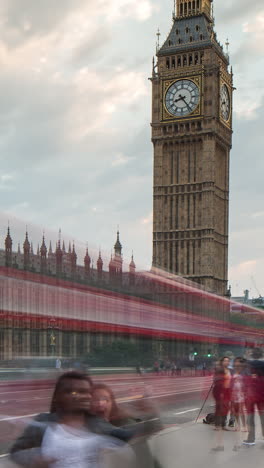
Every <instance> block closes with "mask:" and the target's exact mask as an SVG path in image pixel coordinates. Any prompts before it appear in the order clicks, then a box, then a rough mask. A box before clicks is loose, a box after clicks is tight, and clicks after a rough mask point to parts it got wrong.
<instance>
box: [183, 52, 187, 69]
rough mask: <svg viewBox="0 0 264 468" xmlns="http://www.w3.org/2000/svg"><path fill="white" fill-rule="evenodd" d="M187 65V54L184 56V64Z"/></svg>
mask: <svg viewBox="0 0 264 468" xmlns="http://www.w3.org/2000/svg"><path fill="white" fill-rule="evenodd" d="M186 65H187V57H186V55H184V56H183V66H184V67H186Z"/></svg>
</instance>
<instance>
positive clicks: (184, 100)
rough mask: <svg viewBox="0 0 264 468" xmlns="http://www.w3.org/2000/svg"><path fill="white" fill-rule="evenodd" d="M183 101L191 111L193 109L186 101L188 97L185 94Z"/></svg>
mask: <svg viewBox="0 0 264 468" xmlns="http://www.w3.org/2000/svg"><path fill="white" fill-rule="evenodd" d="M182 100H183V102H184V103H185V104H186V106H187V108H188V109H189V111H191V110H192V108H191V107H190V106H189V104H188V103H187V102H186V99H185V96H184V97H183V99H182Z"/></svg>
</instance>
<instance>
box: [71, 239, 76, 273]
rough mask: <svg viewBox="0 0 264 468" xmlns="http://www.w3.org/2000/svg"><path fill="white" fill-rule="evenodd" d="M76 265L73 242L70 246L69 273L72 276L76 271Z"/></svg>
mask: <svg viewBox="0 0 264 468" xmlns="http://www.w3.org/2000/svg"><path fill="white" fill-rule="evenodd" d="M76 265H77V254H76V252H75V245H74V243H73V246H72V253H71V274H72V276H74V275H75V273H76Z"/></svg>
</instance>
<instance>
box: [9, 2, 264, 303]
mask: <svg viewBox="0 0 264 468" xmlns="http://www.w3.org/2000/svg"><path fill="white" fill-rule="evenodd" d="M214 3H215V17H216V31H217V33H218V39H219V40H220V41H221V42H222V43H223V44H224V43H225V42H226V38H227V37H228V38H229V42H230V54H231V63H232V65H233V69H234V76H235V77H234V81H235V86H236V88H237V91H236V92H235V100H234V138H233V150H232V154H231V194H230V200H231V203H230V249H229V252H230V272H229V276H230V282H231V285H232V289H233V293H234V294H241V293H242V292H243V289H245V288H249V289H251V294H252V295H253V296H256V295H257V291H256V288H255V287H254V286H253V280H252V277H253V278H254V279H255V283H256V285H257V288H258V289H259V290H260V292H261V293H262V294H263V295H264V275H263V270H264V242H263V239H264V206H263V192H264V184H263V174H264V159H263V143H264V142H263V115H264V111H263V107H262V104H263V102H264V87H263V72H264V58H263V57H264V54H263V41H264V4H263V0H254V1H251V2H250V1H248V0H229V1H224V2H223V1H222V0H215V1H214ZM172 6H173V0H140V1H139V0H56V1H55V2H54V0H45V1H36V0H1V3H0V31H1V33H0V66H1V75H0V158H1V166H0V167H1V169H0V192H1V211H2V215H1V226H0V235H1V237H0V239H1V243H0V245H1V246H3V240H4V236H5V232H6V225H7V220H8V219H9V220H10V225H11V230H12V235H13V238H14V241H15V246H14V247H15V248H16V243H17V242H18V241H19V240H23V239H21V237H23V235H24V231H25V227H26V225H27V226H28V230H29V236H30V238H31V239H32V240H33V241H34V244H35V245H36V243H37V242H38V240H39V239H40V237H41V235H42V230H43V229H45V232H46V237H47V239H49V238H50V237H51V238H52V239H53V240H55V239H56V238H57V233H58V230H59V229H60V228H61V229H62V236H63V237H65V239H66V240H67V241H68V240H70V239H71V240H72V239H75V241H76V244H77V245H78V247H79V250H78V252H79V262H82V256H83V254H84V249H85V245H86V242H88V243H89V247H90V249H91V250H92V251H93V256H94V260H95V261H96V256H97V252H98V249H99V247H101V248H102V250H103V252H104V253H105V256H106V260H107V261H108V259H109V256H110V253H111V249H112V246H113V244H114V242H115V237H116V229H117V225H119V226H120V235H121V241H122V243H123V253H124V259H125V261H126V262H129V259H130V256H131V252H132V250H134V255H135V261H136V264H137V266H138V267H139V268H149V267H150V265H151V252H152V145H151V141H150V115H151V84H150V82H149V81H148V77H149V76H150V75H151V62H152V56H153V55H154V53H155V42H156V36H155V34H156V31H157V28H158V27H159V28H160V31H161V42H163V41H164V40H165V38H166V36H167V34H168V32H169V30H170V27H171V14H172Z"/></svg>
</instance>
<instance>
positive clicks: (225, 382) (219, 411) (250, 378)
mask: <svg viewBox="0 0 264 468" xmlns="http://www.w3.org/2000/svg"><path fill="white" fill-rule="evenodd" d="M261 358H262V352H261V350H259V349H255V350H254V351H253V354H252V359H251V360H249V361H247V360H246V359H245V358H243V357H236V358H235V359H234V360H233V362H232V363H231V361H230V358H229V357H227V356H225V357H223V358H221V359H220V361H219V362H218V363H217V365H216V369H215V375H214V382H213V396H214V399H215V429H216V431H217V434H216V446H215V447H214V448H213V450H215V451H222V450H224V446H223V435H222V431H223V430H226V429H227V426H231V427H234V428H235V431H236V433H237V437H236V443H235V445H234V450H238V449H239V448H240V447H241V440H240V439H241V433H245V436H246V434H247V437H245V439H244V440H243V442H242V444H244V445H248V446H251V445H255V410H257V411H258V413H259V416H260V422H261V428H262V433H263V437H264V361H263V360H262V359H261ZM228 415H229V416H230V418H229V422H228Z"/></svg>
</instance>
